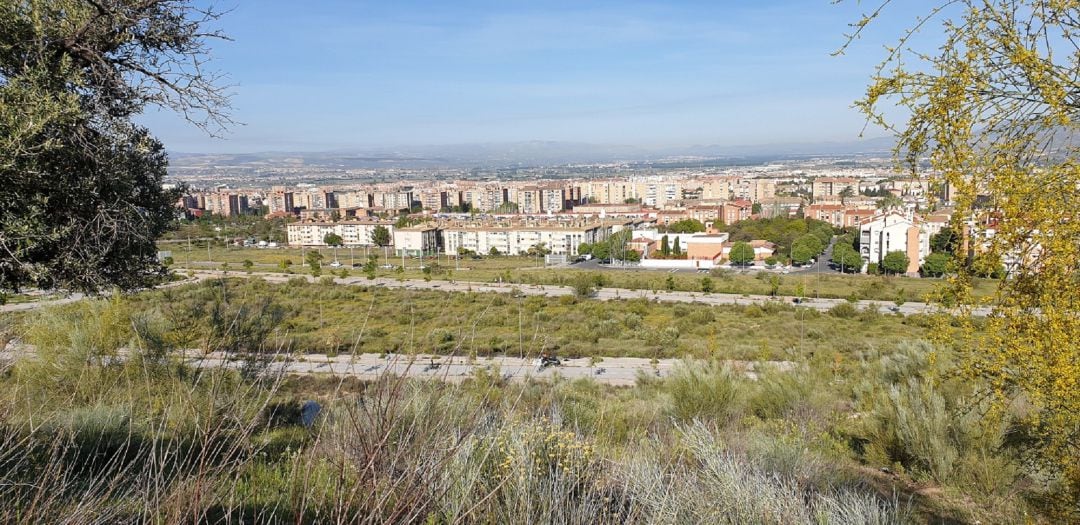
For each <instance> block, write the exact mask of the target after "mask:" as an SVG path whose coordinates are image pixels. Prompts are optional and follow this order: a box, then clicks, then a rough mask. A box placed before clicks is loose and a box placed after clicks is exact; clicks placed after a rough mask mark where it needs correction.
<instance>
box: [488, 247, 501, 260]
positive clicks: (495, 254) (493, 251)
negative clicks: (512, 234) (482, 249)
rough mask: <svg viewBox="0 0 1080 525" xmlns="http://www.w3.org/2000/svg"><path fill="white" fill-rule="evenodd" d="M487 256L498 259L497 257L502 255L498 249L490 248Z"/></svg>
mask: <svg viewBox="0 0 1080 525" xmlns="http://www.w3.org/2000/svg"><path fill="white" fill-rule="evenodd" d="M488 255H489V256H491V257H498V256H500V255H502V253H501V252H499V249H498V248H496V247H494V246H492V247H491V249H490V250H488Z"/></svg>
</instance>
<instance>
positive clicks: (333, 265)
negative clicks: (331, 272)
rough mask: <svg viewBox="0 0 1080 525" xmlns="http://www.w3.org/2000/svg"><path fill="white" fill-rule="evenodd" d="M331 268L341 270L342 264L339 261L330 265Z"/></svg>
mask: <svg viewBox="0 0 1080 525" xmlns="http://www.w3.org/2000/svg"><path fill="white" fill-rule="evenodd" d="M330 267H331V268H341V263H339V262H337V261H334V262H332V263H330Z"/></svg>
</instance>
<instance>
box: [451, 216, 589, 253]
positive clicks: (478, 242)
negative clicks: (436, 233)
mask: <svg viewBox="0 0 1080 525" xmlns="http://www.w3.org/2000/svg"><path fill="white" fill-rule="evenodd" d="M606 228H610V227H608V226H605V225H603V224H601V223H595V224H592V225H585V226H571V225H567V226H561V225H554V224H549V225H513V226H473V225H447V226H445V227H443V228H442V235H443V246H444V252H445V253H447V254H457V253H458V251H459V250H471V251H473V252H476V253H480V254H487V253H491V250H492V248H494V249H496V250H498V252H499V253H501V254H504V255H524V254H525V253H526V252H528V251H529V248H531V247H533V246H536V245H537V244H540V243H543V244H544V247H546V248H547V249H548V250H550V251H551V254H552V255H570V256H573V255H577V254H578V251H577V249H578V246H579V245H581V243H590V244H591V243H595V242H598V241H601V240H603V239H605V238H607V235H608V232H609V230H608V229H606Z"/></svg>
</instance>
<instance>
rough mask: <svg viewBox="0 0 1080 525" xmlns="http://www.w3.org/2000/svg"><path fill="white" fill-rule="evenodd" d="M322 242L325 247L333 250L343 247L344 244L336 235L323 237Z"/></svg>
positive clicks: (330, 234)
mask: <svg viewBox="0 0 1080 525" xmlns="http://www.w3.org/2000/svg"><path fill="white" fill-rule="evenodd" d="M323 242H324V243H326V245H327V246H333V247H335V248H336V247H338V246H343V245H344V244H345V241H344V240H342V238H341V236H340V235H338V234H336V233H328V234H326V235H325V236H324V237H323Z"/></svg>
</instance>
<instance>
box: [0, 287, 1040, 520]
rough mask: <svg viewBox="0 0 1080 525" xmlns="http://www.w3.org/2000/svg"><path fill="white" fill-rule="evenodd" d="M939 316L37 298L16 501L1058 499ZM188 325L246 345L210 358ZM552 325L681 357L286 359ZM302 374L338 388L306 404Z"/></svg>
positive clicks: (324, 291) (294, 513)
mask: <svg viewBox="0 0 1080 525" xmlns="http://www.w3.org/2000/svg"><path fill="white" fill-rule="evenodd" d="M927 321H929V319H928V318H926V317H923V316H907V317H900V316H893V315H881V314H877V313H873V312H864V313H855V314H854V315H849V314H844V315H831V314H821V313H817V312H815V311H812V310H800V311H796V310H794V309H793V308H791V307H789V306H782V305H776V306H769V307H761V306H757V305H754V306H746V307H714V306H706V305H693V304H669V303H655V302H650V301H643V300H623V301H607V302H600V301H595V300H576V299H574V298H572V297H569V296H568V297H559V298H554V297H547V298H545V297H516V298H515V297H510V296H508V295H505V294H489V293H484V294H481V293H447V292H441V291H419V290H395V289H382V288H375V287H370V288H363V287H355V286H354V287H350V286H343V285H334V284H314V283H307V282H301V281H299V280H296V281H293V282H291V283H288V284H270V283H266V282H262V281H260V280H257V279H228V280H225V281H221V280H211V281H206V282H203V283H199V284H194V285H182V286H177V287H173V288H169V289H164V290H156V291H152V292H145V293H141V294H137V295H135V296H128V297H114V298H112V299H110V300H86V301H81V302H78V303H75V304H69V305H64V306H60V307H57V308H48V309H43V310H39V311H36V312H29V313H23V314H20V316H18V319H17V321H16V322H14V323H12V324H9V325H8V326H6V328H3V330H5V331H7V332H8V333H11V334H14V335H17V336H18V337H19V339H20V340H22V341H23V342H25V343H27V344H30V345H33V347H34V348H35V353H34V355H33V356H32V357H31V358H24V359H20V360H19V361H16V362H7V363H0V466H3V467H4V468H3V469H0V518H3V519H4V521H11V520H16V521H17V519H27V518H29V519H30V521H36V522H53V521H57V520H58V519H61V518H62V517H63V516H66V515H70V513H71V512H72V509H73V508H76V507H77V508H78V512H80V513H81V514H80V515H83V516H87V515H92V516H96V517H98V518H100V519H101V520H103V521H147V520H148V521H160V522H170V523H172V522H225V521H226V520H229V521H231V522H240V523H265V522H282V521H303V522H315V521H327V520H341V521H346V522H380V523H402V522H406V523H455V522H466V523H492V522H498V523H517V522H523V521H528V520H540V521H543V522H564V523H581V524H585V523H619V524H624V523H688V522H689V523H776V524H781V523H783V524H787V523H807V524H809V523H975V522H981V523H1010V522H1023V521H1033V522H1050V520H1049V519H1048V518H1043V517H1041V515H1040V514H1039V512H1040V509H1041V508H1043V507H1042V505H1043V503H1041V502H1043V501H1045V499H1044V498H1045V496H1047V495H1048V494H1051V492H1049V491H1052V490H1053V485H1052V484H1050V485H1047V484H1044V483H1043V482H1041V481H1038V478H1037V475H1036V473H1032V472H1028V471H1027V470H1025V468H1024V463H1023V461H1022V458H1021V457H1020V456H1019V455H1018V454H1017V453H1016V452H1015V449H1014V448H1013V447H1014V446H1015V445H1016V443H1015V442H1014V441H1010V439H1013V440H1015V439H1016V436H1017V434H1016V431H1019V430H1022V428H1021V427H1018V426H1017V425H1018V424H1019V421H1018V420H1017V421H1014V420H1012V419H1011V416H1009V417H1008V418H1007V420H1006V422H1007V424H1003V425H988V424H987V423H988V422H987V421H985V420H983V419H982V418H981V417H980V415H979V414H973V413H971V412H969V411H967V409H966V407H967V406H968V405H967V404H966V403H964V402H962V400H964V399H966V398H967V397H968V396H970V395H971V393H972V392H973V391H974V389H975V388H976V385H972V384H970V383H968V382H964V381H960V380H958V379H956V378H954V377H951V376H950V374H949V372H948V371H949V370H950V369H951V368H952V366H953V365H952V362H953V359H954V356H953V355H951V354H950V353H949V352H947V351H944V350H942V349H936V348H934V347H932V346H930V345H929V344H928V343H925V342H921V341H920V340H922V339H924V338H926V337H930V335H931V333H932V332H933V331H934V330H939V329H947V328H945V327H935V328H930V327H929V325H930V324H932V323H927ZM181 348H195V349H197V350H196V353H198V352H199V351H201V352H207V353H209V355H212V356H219V357H216V358H223V357H222V356H228V358H230V359H232V360H233V362H234V363H236V365H235V366H233V367H230V368H228V369H225V368H221V367H216V366H210V367H199V368H192V367H190V366H188V365H186V364H184V361H182V360H181V359H180V352H179V349H181ZM121 349H124V350H123V352H124V355H125V357H124V358H123V359H111V358H110V356H114V355H117V354H118V353H119V352H120V351H121ZM335 350H336V352H335ZM545 350H557V352H558V354H559V355H560V356H562V357H568V358H569V357H576V358H577V359H576V361H574V362H572V363H571V364H574V365H575V366H579V367H580V368H583V369H588V368H594V367H602V366H604V363H605V362H611V363H612V364H615V363H619V362H622V361H626V363H628V364H634V366H644V363H649V365H648V366H649V367H652V366H654V365H653V361H652V359H653V358H662V359H665V360H664V361H657V362H656V363H655V366H656V367H657V368H659V367H661V366H662V367H663V371H662V373H661V377H656V376H655V374H647V373H646V374H642V375H640V376H638V378H637V379H635V381H634V382H633V385H632V386H629V387H627V386H623V387H612V386H605V385H603V384H601V383H599V382H597V381H594V380H592V379H578V380H567V379H560V378H558V377H555V376H554V375H553V374H552V373H551V372H550V371H549V372H545V374H547V375H552V377H546V378H544V380H543V381H532V380H528V379H526V380H521V381H507V379H506V378H505V377H504V376H503V375H502V374H501V373H498V371H496V370H489V369H488V368H487V367H478V368H475V369H474V370H472V371H471V373H470V374H469V375H467V376H463V377H460V378H455V380H454V381H441V380H439V381H429V380H424V379H400V378H398V377H396V376H395V375H393V374H387V373H385V371H384V373H382V374H379V375H373V376H371V380H359V379H356V378H350V377H347V376H344V375H340V374H336V373H334V372H336V371H337V370H335V368H334V367H333V366H327V367H326V368H327V370H326V371H325V372H324V373H317V374H307V375H304V376H298V377H282V376H279V375H277V374H275V373H274V370H275V368H276V367H275V365H274V363H280V362H281V361H280V357H282V356H283V354H289V355H291V357H292V359H294V360H295V361H296V362H299V363H307V364H309V365H310V366H311V367H313V368H318V367H320V366H322V365H321V363H328V362H330V361H334V362H337V361H341V360H344V361H346V362H350V361H353V360H352V359H351V358H349V357H347V356H346V353H347V352H351V351H356V352H367V353H368V355H366V356H365V355H358V356H356V359H355V361H356V362H361V363H363V364H366V363H368V361H371V362H372V363H378V362H380V360H381V361H382V362H383V363H386V362H387V361H386V360H385V359H384V358H383V357H380V355H379V354H381V353H385V352H394V354H393V355H395V356H406V355H409V354H412V353H416V354H421V353H426V352H435V353H438V354H439V355H441V356H445V355H447V354H455V355H457V356H458V357H456V358H455V362H457V363H459V364H458V365H456V366H461V365H460V363H468V362H478V363H483V362H485V361H488V357H489V356H509V357H495V358H494V359H492V360H491V361H489V362H505V363H513V362H515V361H514V359H516V357H515V356H516V355H518V354H524V355H525V356H526V358H527V359H528V358H531V357H535V356H536V355H537V354H539V353H540V352H542V351H545ZM313 351H318V352H324V353H325V354H326V355H309V354H307V353H308V352H313ZM190 355H192V354H190V352H189V356H190ZM335 355H336V356H337V357H334V356H335ZM625 355H638V356H639V357H640V359H639V360H637V361H634V360H626V359H623V358H622V357H614V356H625ZM594 356H606V357H603V358H602V359H591V358H590V357H594ZM669 357H671V358H676V357H678V358H681V357H687V358H689V359H691V360H689V361H686V363H685V365H684V364H679V363H676V362H673V361H667V360H666V359H667V358H669ZM434 359H439V360H440V361H442V362H444V363H447V365H448V367H447V368H445V369H442V371H443V372H446V373H449V372H451V370H450V367H451V366H454V365H449V363H448V362H447V360H446V358H445V357H438V358H434ZM729 359H735V360H742V361H755V362H756V363H754V365H756V366H755V368H754V374H753V375H752V376H751V375H747V374H746V373H745V369H744V368H741V367H742V366H745V364H743V365H738V367H734V365H730V364H726V363H725V361H726V360H729ZM496 360H499V361H496ZM764 360H773V361H783V362H784V363H783V365H782V366H776V365H770V364H767V363H765V362H764ZM421 362H422V360H421ZM526 362H527V361H526ZM519 363H520V362H519ZM436 373H437V372H435V371H432V372H430V375H431V376H433V377H434V376H435V375H436ZM306 400H316V401H317V402H318V403H319V404H320V405H321V407H322V415H321V416H320V417H315V418H310V420H311V421H312V423H311V424H310V425H304V424H302V422H303V421H304V420H305V415H304V414H308V416H310V414H311V413H310V411H305V410H302V407H303V406H304V403H305V401H306ZM1007 416H1008V415H1007ZM1007 429H1012V430H1011V431H1010V432H1007ZM1007 436H1012V437H1011V438H1009V439H1007ZM106 458H112V459H106ZM883 468H884V469H886V470H884V471H883V470H882V469H883ZM30 480H34V483H30V482H29V481H30ZM87 487H89V488H87ZM192 491H197V492H196V495H197V497H195V496H193V495H192ZM178 502H183V503H182V504H181V503H178Z"/></svg>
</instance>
